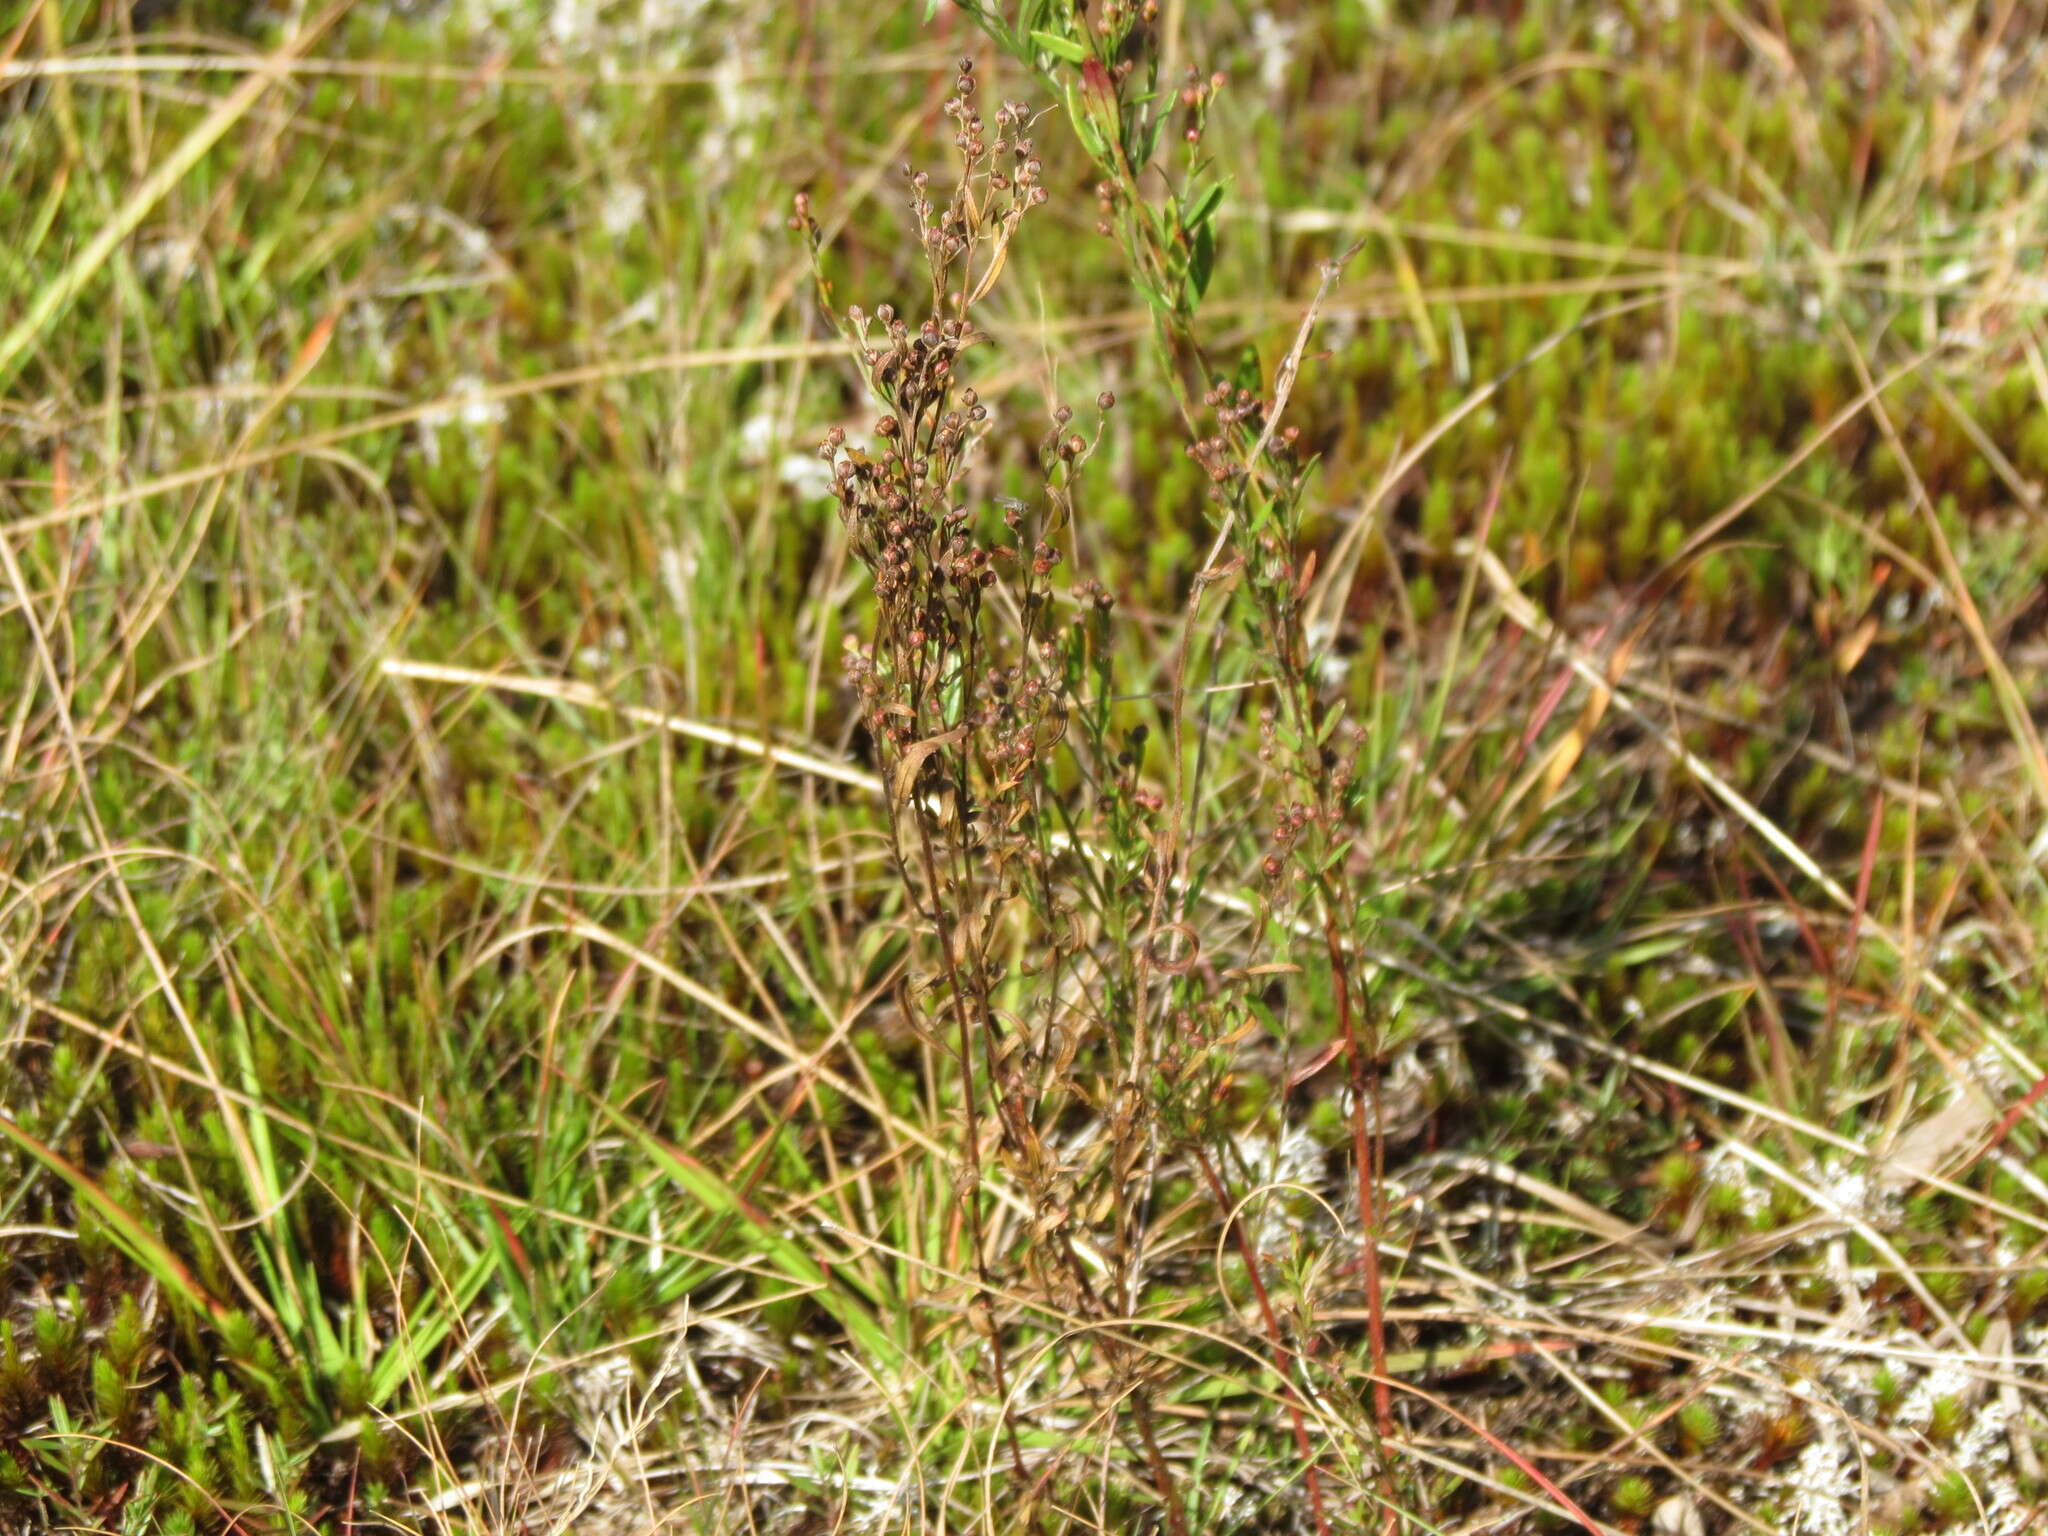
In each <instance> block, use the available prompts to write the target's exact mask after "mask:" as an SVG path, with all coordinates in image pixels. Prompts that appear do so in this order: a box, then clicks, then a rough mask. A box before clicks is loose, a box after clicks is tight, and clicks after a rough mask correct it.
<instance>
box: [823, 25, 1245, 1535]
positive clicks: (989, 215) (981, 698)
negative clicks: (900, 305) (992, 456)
mask: <svg viewBox="0 0 2048 1536" xmlns="http://www.w3.org/2000/svg"><path fill="white" fill-rule="evenodd" d="M953 85H954V90H953V94H952V95H951V97H950V98H949V99H948V100H947V102H946V111H947V113H948V115H949V116H950V118H951V120H952V123H953V126H954V145H955V148H956V150H957V152H958V166H957V174H956V176H955V177H954V179H953V182H952V185H951V186H950V188H948V189H945V190H943V191H941V190H940V189H939V188H938V187H936V186H935V185H934V182H933V179H932V178H931V176H930V175H929V174H928V173H926V172H923V171H909V172H908V173H907V174H908V183H909V190H910V195H911V209H912V212H913V214H914V218H915V227H916V230H917V233H918V236H919V240H920V244H921V254H922V260H923V264H924V267H925V269H926V272H927V274H928V277H929V292H928V294H926V295H925V297H924V302H923V306H922V309H923V312H922V313H918V314H915V315H912V314H906V313H900V312H899V311H898V310H897V309H896V308H894V307H893V306H891V305H888V304H882V305H879V306H877V307H876V309H875V310H874V311H873V312H872V313H869V312H867V311H865V310H863V309H861V308H859V307H848V308H847V309H846V310H844V311H843V312H840V311H837V310H836V309H834V307H833V303H832V297H831V292H830V288H829V286H828V285H826V284H825V283H824V282H823V280H822V278H821V281H820V291H821V294H822V295H823V297H824V301H825V304H826V307H827V309H828V311H829V312H832V313H833V314H834V317H835V319H836V321H837V322H838V323H839V325H840V326H841V328H842V330H843V332H844V334H845V335H846V336H847V337H848V339H849V342H850V343H851V345H852V346H853V348H854V349H855V352H856V357H857V361H858V365H859V368H860V370H861V373H862V375H863V377H864V380H865V383H866V386H867V388H868V390H869V391H870V392H871V394H872V395H873V397H874V400H875V402H876V405H877V407H878V410H879V414H878V416H877V418H876V419H875V421H874V423H873V427H872V437H871V440H870V441H869V442H868V443H866V444H857V443H854V442H852V441H850V440H849V439H848V437H847V435H846V433H845V432H844V430H843V429H837V428H835V429H834V430H833V431H832V432H830V433H829V434H828V435H827V436H826V438H825V439H824V441H823V442H822V443H821V445H820V448H819V452H820V453H821V455H822V456H823V457H824V458H826V459H827V460H828V461H829V462H830V463H831V465H832V474H833V484H834V486H835V488H836V495H837V500H838V508H839V516H840V518H841V521H842V522H843V524H844V526H845V529H846V533H847V537H848V540H849V543H850V546H851V548H852V550H853V552H854V553H855V555H856V556H857V557H858V558H859V559H860V560H861V561H862V563H863V564H864V565H865V566H866V568H867V570H868V572H869V573H870V576H871V580H872V588H873V596H874V619H873V626H872V629H871V631H870V632H869V634H868V635H867V637H866V639H865V640H863V641H858V642H851V643H850V644H849V648H848V651H847V668H848V672H849V674H850V677H851V679H852V681H853V683H854V685H855V688H856V690H857V693H858V696H859V701H860V709H861V715H862V719H863V722H864V724H865V726H866V728H867V731H868V734H869V736H870V737H871V739H872V741H873V743H874V749H875V751H876V753H877V755H878V757H879V759H880V765H881V768H882V770H883V777H884V782H885V784H886V786H887V790H888V795H887V799H888V824H889V830H890V835H891V837H892V840H893V848H894V853H895V862H896V866H897V869H898V871H899V873H900V875H901V879H902V884H903V886H904V889H905V891H906V893H907V897H908V901H909V903H910V907H911V910H912V911H913V912H914V914H915V925H916V928H917V930H918V932H919V935H920V939H921V948H920V951H919V955H920V965H919V969H918V971H917V972H916V974H915V977H914V980H913V981H912V983H911V985H910V987H909V992H910V995H909V996H908V997H907V998H906V1000H905V1011H906V1012H907V1013H908V1014H909V1016H910V1017H911V1018H912V1019H913V1020H915V1021H916V1022H917V1024H918V1026H919V1027H920V1029H921V1030H922V1031H923V1032H924V1034H925V1038H926V1041H927V1043H928V1044H929V1045H931V1046H932V1047H933V1048H934V1049H936V1050H940V1051H943V1052H944V1053H945V1054H946V1055H948V1056H950V1057H951V1058H952V1060H953V1062H954V1063H955V1070H956V1072H957V1088H958V1106H959V1113H960V1117H961V1125H960V1132H961V1134H960V1141H959V1148H960V1150H959V1158H958V1167H957V1169H956V1174H955V1179H956V1186H957V1191H958V1194H959V1197H960V1201H961V1209H962V1211H963V1212H964V1214H965V1220H966V1225H967V1240H968V1242H969V1243H970V1245H971V1247H972V1250H973V1252H972V1272H973V1274H974V1277H975V1280H976V1288H977V1294H976V1295H975V1296H974V1297H973V1298H971V1301H970V1303H969V1316H970V1318H971V1319H972V1321H973V1322H974V1324H975V1327H976V1329H977V1331H978V1332H979V1333H980V1334H981V1335H982V1337H983V1338H984V1339H985V1340H986V1344H987V1356H986V1358H987V1362H988V1369H989V1372H990V1375H991V1377H992V1378H993V1385H994V1386H995V1388H996V1390H997V1392H998V1394H999V1395H1001V1396H1002V1397H1003V1399H1004V1400H1005V1402H1006V1403H1007V1402H1008V1401H1009V1400H1010V1397H1011V1382H1010V1379H1009V1378H1010V1375H1011V1373H1012V1369H1013V1367H1012V1365H1011V1360H1012V1358H1013V1357H1014V1356H1016V1355H1017V1354H1018V1351H1019V1348H1020V1345H1021V1343H1022V1339H1023V1335H1022V1333H1021V1332H1020V1329H1019V1323H1018V1320H1017V1317H1016V1316H1015V1314H1014V1312H1013V1311H1012V1310H1011V1309H1009V1308H1007V1307H1005V1306H1004V1304H1003V1303H1002V1301H1001V1300H1000V1298H1001V1297H1003V1296H1014V1295H1016V1294H1017V1293H1018V1292H1019V1291H1023V1292H1024V1293H1026V1294H1028V1295H1030V1296H1032V1297H1033V1298H1034V1299H1035V1300H1036V1301H1037V1302H1038V1303H1039V1304H1040V1305H1041V1306H1042V1307H1043V1308H1045V1309H1047V1310H1048V1313H1049V1315H1055V1316H1066V1317H1070V1318H1071V1317H1078V1318H1081V1319H1086V1320H1088V1321H1089V1322H1090V1323H1091V1324H1094V1325H1096V1326H1093V1327H1092V1328H1090V1329H1087V1330H1084V1331H1083V1332H1082V1333H1079V1334H1076V1335H1074V1336H1073V1338H1074V1340H1075V1342H1073V1343H1071V1344H1069V1345H1066V1346H1063V1348H1064V1349H1066V1350H1067V1351H1068V1353H1069V1354H1070V1355H1072V1356H1073V1357H1074V1359H1075V1361H1076V1363H1077V1364H1078V1365H1079V1369H1078V1370H1077V1372H1076V1377H1077V1379H1079V1380H1082V1381H1084V1382H1085V1383H1086V1389H1087V1390H1088V1391H1089V1392H1090V1393H1091V1394H1093V1395H1094V1396H1095V1397H1096V1398H1097V1400H1098V1402H1099V1403H1100V1404H1101V1405H1102V1407H1103V1408H1104V1410H1106V1417H1107V1419H1108V1421H1110V1422H1115V1423H1118V1424H1120V1425H1124V1426H1127V1427H1128V1430H1129V1431H1130V1432H1131V1433H1132V1434H1133V1435H1134V1437H1135V1442H1136V1444H1137V1445H1138V1446H1139V1447H1140V1448H1141V1454H1142V1457H1143V1460H1144V1462H1145V1463H1146V1466H1147V1468H1148V1472H1149V1479H1150V1481H1151V1483H1152V1485H1153V1488H1154V1491H1155V1492H1156V1494H1157V1496H1158V1498H1159V1500H1160V1502H1161V1504H1162V1506H1163V1508H1164V1511H1165V1517H1166V1520H1167V1523H1168V1526H1169V1528H1170V1529H1172V1530H1175V1531H1180V1530H1184V1529H1185V1528H1186V1520H1185V1515H1184V1513H1183V1505H1182V1500H1181V1497H1180V1495H1179V1493H1178V1490H1177V1489H1176V1487H1175V1480H1174V1476H1173V1473H1172V1471H1171V1470H1170V1468H1169V1465H1168V1460H1167V1458H1166V1456H1165V1455H1164V1454H1163V1453H1162V1451H1161V1449H1160V1445H1159V1440H1158V1436H1157V1433H1156V1428H1155V1425H1154V1422H1153V1408H1152V1399H1153V1389H1152V1385H1151V1379H1150V1378H1151V1373H1152V1372H1153V1370H1154V1369H1155V1367H1154V1365H1153V1364H1152V1360H1151V1352H1150V1351H1149V1350H1148V1349H1147V1347H1146V1346H1145V1344H1144V1342H1143V1340H1142V1339H1140V1338H1138V1337H1136V1336H1135V1335H1134V1333H1133V1332H1132V1330H1131V1328H1130V1325H1129V1320H1130V1319H1133V1318H1135V1317H1137V1316H1139V1314H1140V1313H1141V1311H1142V1305H1143V1297H1142V1293H1143V1288H1144V1277H1145V1273H1146V1269H1147V1265H1148V1262H1149V1260H1150V1257H1151V1255H1150V1253H1149V1252H1148V1245H1149V1244H1150V1243H1152V1242H1153V1241H1154V1240H1155V1236H1156V1232H1155V1229H1154V1227H1153V1226H1152V1225H1151V1222H1150V1218H1151V1214H1152V1212H1151V1205H1152V1200H1153V1198H1154V1195H1155V1192H1156V1188H1157V1185H1158V1183H1159V1181H1160V1180H1161V1178H1162V1171H1163V1170H1164V1169H1166V1168H1168V1167H1176V1168H1178V1167H1185V1166H1186V1165H1187V1164H1188V1162H1189V1160H1190V1158H1191V1157H1193V1158H1199V1159H1201V1160H1202V1161H1203V1162H1204V1163H1205V1164H1206V1156H1205V1155H1204V1154H1203V1152H1202V1149H1203V1147H1204V1146H1205V1144H1206V1143H1207V1142H1208V1141H1210V1140H1211V1139H1212V1138H1213V1137H1214V1135H1215V1120H1216V1114H1217V1106H1218V1104H1219V1102H1220V1097H1219V1094H1218V1093H1217V1087H1218V1077H1219V1075H1220V1073H1221V1071H1222V1062H1223V1059H1224V1056H1225V1054H1226V1053H1225V1050H1224V1047H1225V1046H1226V1045H1227V1043H1228V1041H1229V1039H1230V1037H1231V1036H1232V1035H1233V1033H1234V1032H1236V1031H1237V1030H1238V1029H1239V1028H1240V1027H1241V1025H1242V1024H1243V1022H1244V1020H1245V1018H1246V1017H1247V1015H1246V1013H1245V1009H1244V1005H1243V999H1242V997H1241V996H1240V995H1239V994H1240V990H1241V982H1240V981H1236V980H1232V979H1230V978H1228V977H1224V976H1219V975H1217V974H1216V973H1215V972H1214V971H1213V969H1208V970H1205V971H1203V974H1201V975H1197V974H1196V973H1197V972H1198V971H1200V970H1203V968H1202V967H1201V966H1200V959H1201V957H1200V954H1199V944H1198V942H1197V939H1196V935H1195V933H1194V931H1193V930H1192V928H1190V927H1189V926H1188V925H1186V924H1184V923H1182V922H1179V921H1178V920H1177V919H1176V918H1175V917H1174V916H1173V912H1172V907H1173V902H1172V898H1171V890H1170V886H1171V879H1170V876H1171V866H1170V861H1169V860H1168V859H1167V858H1166V857H1165V850H1166V847H1167V843H1166V840H1165V837H1164V813H1165V805H1164V800H1163V797H1162V796H1161V795H1160V794H1159V793H1157V792H1156V791H1155V790H1152V789H1148V788H1147V786H1146V782H1145V780H1144V779H1143V777H1142V769H1143V762H1144V757H1145V741H1146V727H1145V726H1144V724H1143V723H1130V722H1128V721H1127V720H1126V718H1125V716H1124V715H1123V714H1122V713H1121V711H1120V706H1119V704H1118V700H1117V693H1116V689H1115V685H1114V644H1113V640H1114V636H1113V630H1112V626H1113V607H1114V604H1113V602H1112V599H1111V597H1110V595H1109V593H1108V592H1107V591H1106V590H1105V589H1104V588H1103V587H1102V586H1101V585H1100V584H1099V583H1097V582H1095V581H1093V580H1090V579H1088V578H1086V577H1085V576H1084V577H1079V578H1075V577H1073V576H1071V575H1070V574H1069V570H1068V552H1069V549H1070V546H1071V544H1072V541H1073V534H1074V530H1075V528H1076V525H1077V522H1078V520H1079V519H1080V518H1081V517H1082V516H1083V515H1084V511H1083V502H1084V485H1083V480H1084V476H1083V468H1084V466H1085V465H1086V463H1087V461H1088V459H1089V457H1090V455H1091V454H1092V453H1093V452H1094V451H1095V449H1096V447H1097V446H1098V444H1099V443H1100V442H1101V440H1102V436H1103V433H1104V431H1105V428H1106V424H1107V421H1108V419H1109V417H1110V414H1111V412H1112V411H1113V409H1114V407H1115V403H1116V402H1115V400H1114V398H1113V397H1112V396H1111V395H1110V394H1109V393H1107V392H1104V393H1102V394H1099V395H1098V396H1097V397H1096V398H1095V401H1094V410H1093V412H1092V414H1089V415H1086V416H1084V415H1083V414H1081V413H1078V412H1076V411H1075V410H1074V409H1073V408H1071V407H1070V406H1067V405H1065V404H1055V405H1053V406H1052V408H1051V409H1050V412H1049V417H1050V419H1049V421H1048V422H1047V424H1046V427H1045V430H1044V431H1043V433H1042V434H1041V435H1040V436H1039V437H1038V439H1037V441H1036V445H1035V454H1034V462H1035V470H1036V477H1035V478H1036V484H1035V487H1034V494H1033V495H1032V496H1030V497H1029V498H1011V497H997V496H994V495H992V494H988V493H986V492H985V491H984V489H983V486H982V483H981V481H980V479H979V477H978V476H977V475H976V473H975V463H976V457H977V453H978V451H979V450H980V449H981V448H982V447H983V445H984V444H985V443H986V442H987V440H988V437H989V434H990V431H991V429H992V421H991V417H990V413H989V409H988V406H987V405H986V404H985V403H984V402H983V401H982V399H981V398H980V396H979V395H978V394H977V392H976V389H975V388H974V386H973V385H972V384H970V383H969V382H967V379H968V375H969V373H970V367H969V364H970V360H971V356H972V354H973V353H974V351H975V349H976V348H978V347H980V346H982V345H983V343H984V342H986V340H987V336H986V335H985V333H984V332H983V330H982V329H981V328H980V327H979V325H978V324H977V321H976V313H977V307H978V306H979V305H981V304H982V302H983V301H984V300H985V299H986V298H987V297H988V295H989V294H990V292H991V291H992V290H993V289H994V287H995V285H996V283H997V282H998V280H999V278H1000V275H1001V273H1002V271H1003V268H1004V265H1005V262H1006V259H1007V256H1008V253H1009V250H1010V247H1011V243H1012V242H1013V241H1014V240H1015V239H1016V238H1017V237H1018V232H1019V229H1020V227H1021V226H1022V224H1023V222H1024V221H1025V219H1026V218H1027V216H1028V215H1029V214H1030V212H1031V210H1032V209H1033V208H1035V207H1037V206H1038V205H1040V204H1041V203H1043V202H1044V201H1045V196H1046V194H1045V192H1044V191H1043V189H1042V187H1041V185H1040V181H1039V177H1040V164H1039V161H1038V159H1037V157H1036V154H1035V152H1034V149H1033V145H1032V140H1031V136H1030V121H1031V113H1030V111H1029V109H1028V108H1027V107H1025V106H1024V105H1021V104H1018V103H1014V102H1011V103H1005V104H1004V105H1002V106H1001V107H1000V108H999V109H998V110H997V111H996V112H995V114H994V118H993V121H989V120H987V119H985V118H984V117H983V116H982V114H981V112H980V111H979V110H978V108H977V107H976V105H975V98H976V96H977V93H978V81H977V75H976V71H975V68H974V65H973V62H972V61H971V60H962V61H961V64H960V67H959V71H958V74H957V76H956V78H955V80H954V82H953ZM794 222H795V223H796V225H797V227H798V228H800V229H802V230H804V231H807V232H808V233H810V234H811V236H812V238H813V240H814V242H815V240H816V226H815V224H814V223H813V222H812V221H811V219H810V216H809V211H808V206H807V204H806V202H805V200H804V199H803V198H801V197H800V198H799V199H798V201H797V209H796V218H795V221H794ZM994 1177H1000V1178H1001V1179H1003V1180H1004V1181H1006V1183H1007V1184H1008V1185H1009V1186H1010V1187H1011V1188H1013V1189H1014V1190H1015V1191H1016V1192H1017V1193H1019V1194H1020V1195H1021V1196H1022V1197H1023V1203H1024V1205H1025V1208H1026V1209H1027V1210H1028V1212H1029V1217H1028V1221H1026V1222H1023V1223H1011V1222H1001V1223H999V1222H998V1221H997V1220H996V1219H995V1213H994V1211H993V1209H992V1207H991V1206H990V1205H989V1203H988V1202H987V1200H986V1199H985V1194H986V1190H985V1185H986V1184H987V1182H988V1181H989V1180H990V1179H991V1178H994ZM1084 1340H1085V1342H1082V1341H1084ZM1082 1352H1085V1355H1086V1359H1085V1361H1082V1360H1081V1359H1080V1354H1081V1353H1082ZM1032 1353H1033V1357H1034V1358H1038V1359H1042V1358H1044V1357H1045V1354H1046V1351H1044V1350H1043V1349H1042V1348H1034V1350H1033V1351H1032ZM1008 1441H1009V1455H1010V1456H1011V1457H1012V1459H1013V1461H1014V1464H1015V1468H1016V1470H1018V1471H1019V1472H1020V1473H1021V1472H1023V1471H1025V1470H1026V1469H1025V1463H1024V1455H1023V1450H1022V1445H1021V1440H1020V1437H1019V1435H1018V1433H1017V1429H1016V1426H1015V1424H1014V1422H1011V1423H1010V1424H1009V1429H1008ZM1046 1475H1047V1476H1050V1473H1047V1474H1046ZM1041 1486H1042V1484H1041Z"/></svg>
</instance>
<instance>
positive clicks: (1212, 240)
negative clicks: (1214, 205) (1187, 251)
mask: <svg viewBox="0 0 2048 1536" xmlns="http://www.w3.org/2000/svg"><path fill="white" fill-rule="evenodd" d="M1215 270H1216V229H1215V226H1214V225H1210V224H1204V225H1203V226H1202V227H1201V228H1200V229H1198V230H1196V231H1195V248H1194V251H1193V253H1192V254H1191V255H1190V256H1189V257H1188V293H1189V296H1190V304H1191V306H1192V305H1193V304H1199V303H1201V302H1202V295H1203V294H1205V293H1207V292H1208V291H1209V278H1210V275H1211V274H1212V273H1214V272H1215Z"/></svg>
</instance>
